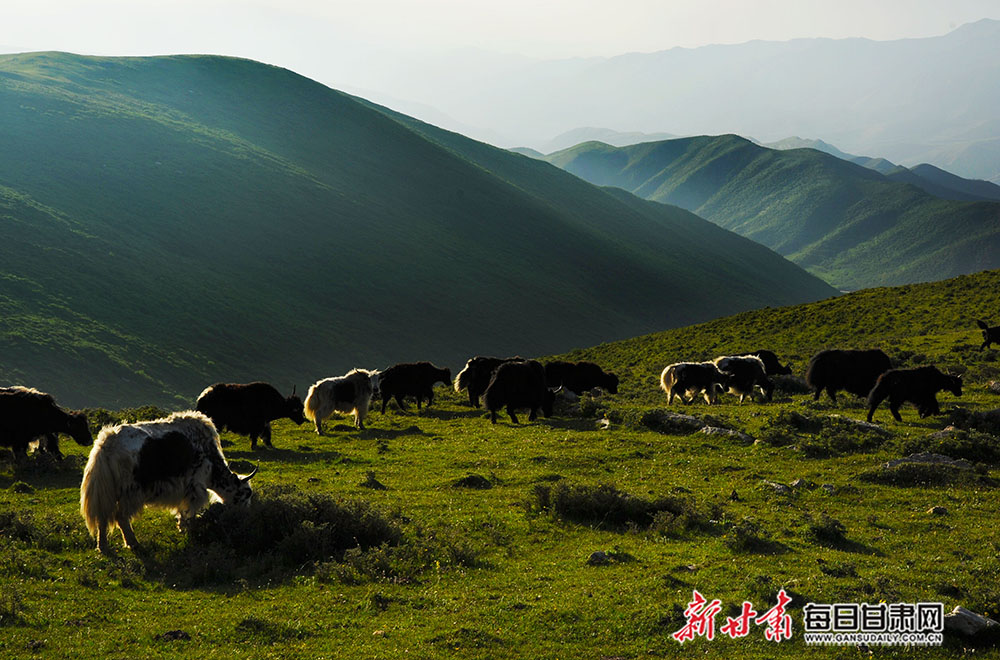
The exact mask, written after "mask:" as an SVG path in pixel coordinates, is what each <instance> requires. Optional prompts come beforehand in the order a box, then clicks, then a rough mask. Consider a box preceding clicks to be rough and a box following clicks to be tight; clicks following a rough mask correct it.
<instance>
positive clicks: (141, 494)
mask: <svg viewBox="0 0 1000 660" xmlns="http://www.w3.org/2000/svg"><path fill="white" fill-rule="evenodd" d="M256 472H257V469H256V468H254V470H253V472H251V473H250V474H248V475H247V476H245V477H240V476H238V475H236V474H234V473H233V472H232V471H231V470H230V469H229V465H228V464H227V463H226V459H225V457H224V456H223V455H222V446H221V445H220V444H219V434H218V432H217V431H216V430H215V426H214V425H213V424H212V420H210V419H209V418H208V417H206V416H205V415H203V414H201V413H199V412H195V411H192V410H189V411H187V412H179V413H174V414H172V415H170V416H169V417H167V418H166V419H158V420H155V421H152V422H139V423H137V424H125V425H122V426H105V427H104V428H103V429H102V430H101V433H100V435H99V436H98V437H97V442H96V443H95V444H94V448H93V449H92V450H91V452H90V459H89V460H88V461H87V467H86V468H84V470H83V483H81V484H80V513H81V515H83V518H84V520H86V522H87V529H89V530H90V534H91V535H92V536H96V537H97V549H98V550H100V551H101V552H108V550H109V547H108V530H109V529H110V528H111V526H112V525H117V526H118V528H119V529H120V530H121V532H122V536H123V537H124V539H125V547H127V548H132V549H133V550H135V549H136V547H137V545H138V543H137V542H136V539H135V533H134V532H133V531H132V525H131V522H130V521H131V520H132V518H133V517H135V516H136V515H137V514H138V513H139V512H140V511H142V509H143V507H146V506H153V507H159V508H164V509H170V510H171V511H172V512H173V513H174V515H175V516H176V517H177V527H178V529H181V530H183V529H184V528H185V526H186V525H187V523H188V521H189V520H190V519H191V518H193V517H194V516H195V515H197V514H198V512H199V511H200V510H201V509H202V508H204V507H205V506H206V505H207V504H208V502H209V500H210V495H209V491H212V492H213V493H215V495H216V496H218V498H219V499H220V500H222V501H223V503H226V504H245V503H247V502H249V501H250V496H251V491H250V477H252V476H253V475H254V474H255V473H256Z"/></svg>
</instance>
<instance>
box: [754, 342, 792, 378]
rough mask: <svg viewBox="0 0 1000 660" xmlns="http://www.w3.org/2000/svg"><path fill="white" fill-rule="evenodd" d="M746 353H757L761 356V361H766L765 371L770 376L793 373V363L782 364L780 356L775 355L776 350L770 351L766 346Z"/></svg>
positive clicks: (756, 354)
mask: <svg viewBox="0 0 1000 660" xmlns="http://www.w3.org/2000/svg"><path fill="white" fill-rule="evenodd" d="M746 355H755V356H757V357H759V358H760V360H761V362H763V363H764V371H765V372H766V373H767V375H768V376H791V375H792V365H791V363H789V364H786V365H784V366H782V364H781V363H780V362H778V356H777V355H775V353H774V351H769V350H767V349H766V348H762V349H760V350H759V351H750V352H749V353H747V354H746Z"/></svg>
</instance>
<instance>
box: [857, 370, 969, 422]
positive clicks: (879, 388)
mask: <svg viewBox="0 0 1000 660" xmlns="http://www.w3.org/2000/svg"><path fill="white" fill-rule="evenodd" d="M943 390H948V391H949V392H951V393H952V394H954V395H955V396H962V379H961V378H960V377H959V376H949V375H948V374H943V373H941V372H940V371H939V370H938V368H937V367H917V368H916V369H890V370H889V371H887V372H885V373H884V374H882V375H881V376H879V377H878V380H877V381H876V382H875V387H873V388H872V391H871V392H870V393H869V394H868V421H869V422H870V421H872V416H873V415H874V414H875V409H876V408H878V405H879V404H880V403H882V402H883V401H885V400H886V399H889V412H891V413H892V416H893V418H894V419H895V420H896V421H897V422H901V421H903V418H902V417H900V416H899V407H900V406H901V405H903V403H904V402H905V401H909V402H910V403H912V404H914V405H916V406H917V411H918V412H919V413H920V416H921V417H927V416H929V415H938V414H940V413H941V409H940V408H939V407H938V402H937V396H935V395H936V394H937V393H938V392H941V391H943Z"/></svg>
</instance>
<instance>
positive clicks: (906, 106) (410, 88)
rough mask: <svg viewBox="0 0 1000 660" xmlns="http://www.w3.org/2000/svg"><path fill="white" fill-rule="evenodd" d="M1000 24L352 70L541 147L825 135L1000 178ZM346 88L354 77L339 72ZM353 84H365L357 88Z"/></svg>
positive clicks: (909, 161)
mask: <svg viewBox="0 0 1000 660" xmlns="http://www.w3.org/2000/svg"><path fill="white" fill-rule="evenodd" d="M997 43H1000V21H993V20H982V21H979V22H977V23H973V24H969V25H964V26H961V27H959V28H958V29H956V30H954V31H952V32H951V33H949V34H946V35H944V36H940V37H932V38H925V39H903V40H897V41H871V40H868V39H837V40H831V39H796V40H793V41H787V42H764V41H752V42H748V43H744V44H739V45H718V46H705V47H702V48H695V49H686V48H674V49H671V50H667V51H662V52H656V53H630V54H627V55H621V56H618V57H611V58H603V57H593V58H578V59H568V60H533V59H528V58H504V57H502V56H499V55H496V54H492V53H482V52H477V51H472V52H463V53H462V54H461V56H460V57H451V58H441V59H437V60H414V61H409V62H405V63H399V62H396V63H392V64H389V63H386V64H385V65H383V66H381V67H375V66H373V67H369V68H366V69H365V70H364V71H357V72H355V73H354V75H355V77H358V78H360V77H362V76H363V77H364V86H365V87H367V88H370V89H378V90H380V91H383V92H386V93H391V94H393V95H394V96H396V97H398V98H406V99H411V100H413V101H419V102H422V103H426V104H429V105H433V106H434V107H436V108H440V109H441V110H442V111H444V112H446V113H448V114H449V115H450V116H452V117H455V118H456V119H458V120H459V121H462V122H464V123H467V124H470V125H473V126H483V127H489V128H491V129H493V130H495V131H497V132H499V133H501V134H504V135H507V136H509V137H510V139H511V140H512V142H511V143H510V144H507V145H504V146H513V145H519V146H528V147H532V148H534V149H538V150H539V151H543V152H544V151H545V150H546V149H545V147H546V143H547V142H548V140H549V139H550V136H552V135H558V134H560V133H563V132H565V131H568V130H571V129H573V128H575V127H579V126H615V127H628V128H629V130H632V131H638V132H644V133H657V132H661V131H664V130H669V131H670V132H672V133H676V134H680V135H704V134H721V133H737V134H742V135H753V136H756V137H757V138H759V139H761V141H762V142H769V141H774V140H779V139H781V138H783V137H785V136H787V135H790V134H792V135H822V136H823V138H824V139H825V140H828V141H830V142H832V143H834V144H837V145H838V146H840V147H841V148H843V149H845V150H846V151H849V152H851V153H859V154H879V155H880V156H883V157H885V158H887V159H889V160H891V161H893V162H895V163H899V164H903V165H916V164H918V163H931V164H933V165H936V166H938V167H942V168H944V169H947V170H948V171H951V172H954V173H956V174H958V175H960V176H964V177H972V178H982V179H992V178H993V177H994V176H996V175H997V174H998V173H1000V117H997V114H996V110H995V109H996V108H997V107H1000V86H997V85H996V84H993V81H996V80H998V79H1000V48H997V46H996V44H997ZM342 76H343V78H344V81H345V82H354V81H353V80H351V77H352V72H349V71H347V72H343V73H342ZM356 84H361V83H360V82H358V83H356Z"/></svg>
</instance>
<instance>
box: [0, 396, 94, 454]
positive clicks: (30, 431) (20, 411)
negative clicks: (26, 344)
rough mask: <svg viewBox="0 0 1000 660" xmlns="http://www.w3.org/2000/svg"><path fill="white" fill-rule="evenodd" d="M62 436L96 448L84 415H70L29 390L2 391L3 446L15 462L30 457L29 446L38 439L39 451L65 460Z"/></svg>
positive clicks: (0, 424)
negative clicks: (60, 439)
mask: <svg viewBox="0 0 1000 660" xmlns="http://www.w3.org/2000/svg"><path fill="white" fill-rule="evenodd" d="M59 433H65V434H66V435H68V436H70V437H71V438H73V440H75V441H76V443H77V444H78V445H82V446H84V447H87V446H90V445H92V444H94V437H93V436H92V435H91V434H90V428H89V427H88V426H87V416H86V415H84V414H83V413H81V412H67V411H65V410H63V409H62V408H60V407H59V406H57V405H56V402H55V399H53V398H52V396H51V395H50V394H45V393H44V392H39V391H38V390H35V389H31V388H29V387H20V386H15V387H2V388H0V446H3V447H10V449H11V451H12V452H14V459H15V460H18V459H20V458H23V457H24V456H27V453H28V445H30V444H31V442H32V441H33V440H34V439H35V438H38V437H41V438H42V440H41V441H40V443H39V451H47V452H49V453H52V454H54V455H55V456H56V457H57V458H62V452H60V451H59V436H58V434H59Z"/></svg>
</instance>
